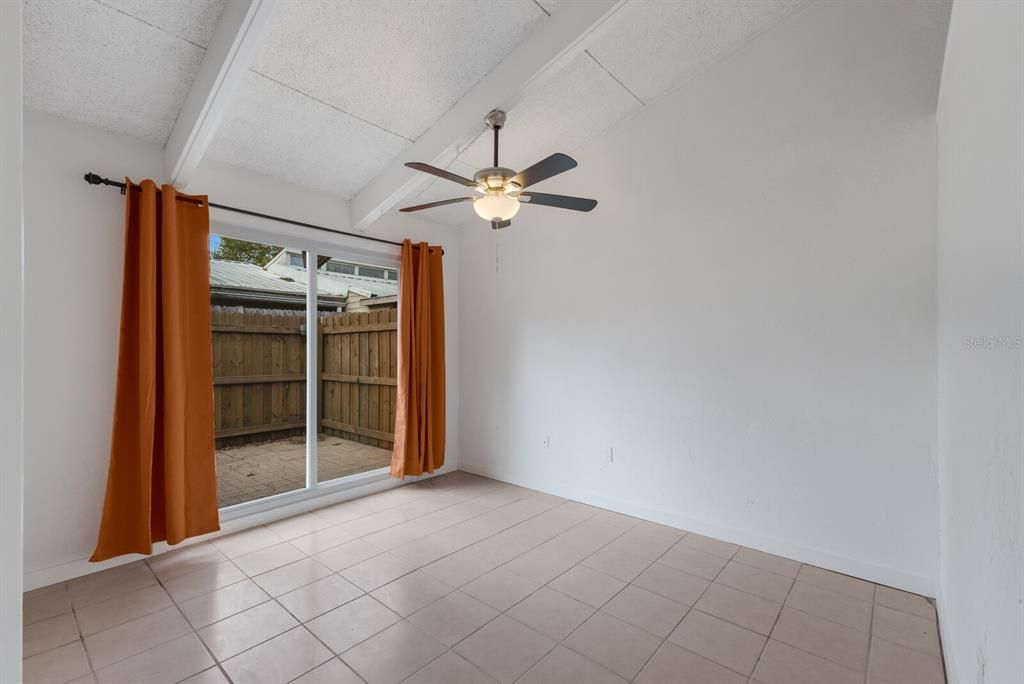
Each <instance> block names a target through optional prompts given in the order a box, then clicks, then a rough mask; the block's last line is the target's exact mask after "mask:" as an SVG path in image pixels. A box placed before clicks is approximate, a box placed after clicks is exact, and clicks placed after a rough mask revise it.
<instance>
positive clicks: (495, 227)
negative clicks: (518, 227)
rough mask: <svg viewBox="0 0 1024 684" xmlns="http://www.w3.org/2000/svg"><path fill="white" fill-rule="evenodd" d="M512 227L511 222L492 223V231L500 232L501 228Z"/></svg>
mask: <svg viewBox="0 0 1024 684" xmlns="http://www.w3.org/2000/svg"><path fill="white" fill-rule="evenodd" d="M511 225H512V222H511V221H491V229H492V230H498V229H499V228H508V227H509V226H511Z"/></svg>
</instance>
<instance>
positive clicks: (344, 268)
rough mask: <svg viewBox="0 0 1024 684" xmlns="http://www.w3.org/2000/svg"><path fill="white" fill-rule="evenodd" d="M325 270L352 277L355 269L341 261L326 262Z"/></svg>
mask: <svg viewBox="0 0 1024 684" xmlns="http://www.w3.org/2000/svg"><path fill="white" fill-rule="evenodd" d="M327 270H328V271H330V272H331V273H347V274H349V275H354V274H355V272H356V267H355V266H354V265H353V264H346V263H344V262H342V261H328V262H327Z"/></svg>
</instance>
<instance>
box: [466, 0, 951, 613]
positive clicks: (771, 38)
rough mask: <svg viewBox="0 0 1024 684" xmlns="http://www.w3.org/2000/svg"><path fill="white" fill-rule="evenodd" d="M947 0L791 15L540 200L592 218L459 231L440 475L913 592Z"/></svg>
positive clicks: (929, 398)
mask: <svg viewBox="0 0 1024 684" xmlns="http://www.w3.org/2000/svg"><path fill="white" fill-rule="evenodd" d="M948 7H949V6H948V4H946V3H820V4H816V5H813V6H811V7H809V8H807V9H805V10H803V11H801V12H799V13H797V14H796V15H795V16H793V17H792V18H790V19H789V20H787V21H786V22H785V23H784V24H782V25H781V26H779V27H777V28H776V29H774V30H773V31H771V32H769V33H767V34H765V35H763V36H762V37H760V38H759V39H757V40H756V41H755V42H754V43H752V44H751V45H749V46H748V47H746V48H745V49H743V50H741V51H740V52H738V53H736V54H734V55H733V56H732V57H731V58H729V59H727V60H726V61H724V62H722V63H719V64H717V65H715V66H713V67H712V68H710V69H709V70H708V71H706V72H705V73H703V74H702V75H700V76H698V77H697V78H695V79H694V80H692V81H691V82H689V83H688V84H686V85H685V86H684V87H683V88H681V89H680V90H678V91H677V92H675V93H672V94H670V95H668V96H666V97H665V98H664V99H662V100H661V101H660V102H658V103H656V104H654V105H652V106H649V107H648V108H647V109H646V110H645V111H643V112H642V113H640V114H639V115H638V116H636V117H635V118H633V119H632V120H630V121H628V122H626V123H624V124H622V125H620V126H619V127H617V128H616V129H615V130H612V131H610V132H609V133H607V134H605V135H602V136H601V137H600V139H598V140H595V141H593V142H591V143H590V144H588V145H587V146H585V147H584V148H583V149H580V150H576V151H575V156H576V157H577V159H578V160H579V162H580V167H579V168H578V169H576V170H574V171H573V172H571V173H568V174H565V175H564V176H562V177H559V178H558V179H557V180H552V181H550V182H548V183H546V184H544V185H543V186H541V187H538V190H542V191H545V192H564V193H566V194H578V195H583V196H593V197H596V198H598V199H599V200H600V202H601V203H600V205H599V206H598V208H597V209H596V210H595V211H594V212H593V213H591V214H572V213H568V212H559V211H558V210H554V209H544V208H532V207H529V206H526V207H524V208H523V210H522V211H521V212H520V214H519V216H518V217H517V218H516V219H515V221H514V223H513V226H512V227H511V228H510V229H508V230H505V231H501V232H499V233H493V232H492V231H491V230H490V229H489V227H488V226H486V225H485V224H483V222H472V223H469V224H467V225H466V226H465V227H463V234H462V235H463V239H462V270H461V279H462V285H463V287H462V291H461V300H460V304H461V319H462V328H461V335H462V344H461V349H462V372H461V378H462V392H461V399H462V408H461V413H460V418H461V426H462V428H461V429H462V431H461V445H460V464H461V467H462V468H463V469H468V470H471V471H476V472H480V473H484V474H489V475H493V476H496V477H499V478H501V479H504V480H508V481H511V482H515V483H520V484H524V485H529V486H533V487H537V488H540V489H544V490H548V491H552V492H559V493H562V494H566V495H570V496H574V497H576V498H579V499H582V500H585V501H590V502H593V503H596V504H600V505H604V506H608V507H610V508H614V509H618V510H621V511H625V512H628V513H634V514H638V515H643V516H645V517H648V518H652V519H656V520H661V521H664V522H667V523H670V524H675V525H678V526H681V527H684V528H689V529H692V530H695V531H699V532H704V533H708V534H712V535H715V536H717V537H720V538H724V539H730V540H733V541H737V542H741V543H745V544H748V545H750V546H754V547H758V548H762V549H765V550H768V551H773V552H776V553H781V554H783V555H787V556H790V557H794V558H798V559H802V560H805V561H809V562H813V563H817V564H819V565H824V566H826V567H830V568H834V569H836V570H840V571H844V572H848V573H851V574H854V575H857V576H860V577H865V578H868V579H873V580H876V581H881V582H884V583H886V584H890V585H894V586H898V587H903V588H907V589H910V590H914V591H918V592H922V593H925V594H929V595H933V593H934V589H935V571H936V565H937V553H938V548H937V547H938V539H937V530H936V523H935V521H936V519H937V515H938V502H937V472H936V460H935V434H936V422H935V421H936V413H935V383H936V379H935V310H934V308H935V228H934V226H935V202H936V196H935V121H934V111H935V98H936V90H937V87H938V74H939V68H940V65H941V59H942V49H943V37H944V34H945V22H946V20H947V19H948ZM496 252H497V257H498V268H497V269H496V267H495V257H496ZM549 436H550V448H548V447H547V446H546V445H545V439H546V438H547V437H549ZM610 448H614V462H610V459H609V449H610Z"/></svg>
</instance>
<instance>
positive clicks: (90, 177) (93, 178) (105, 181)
mask: <svg viewBox="0 0 1024 684" xmlns="http://www.w3.org/2000/svg"><path fill="white" fill-rule="evenodd" d="M85 182H86V183H88V184H89V185H110V186H112V187H115V188H121V194H122V195H123V194H124V193H125V184H124V183H120V182H118V181H113V180H110V179H109V178H103V177H102V176H98V175H97V174H95V173H92V172H91V171H90V172H89V173H87V174H85ZM134 189H140V188H138V187H136V188H134ZM178 200H179V201H181V202H197V201H196V200H194V199H192V198H191V197H178ZM207 204H209V205H210V206H211V207H213V208H215V209H223V210H224V211H232V212H234V213H236V214H245V215H246V216H255V217H256V218H264V219H270V220H271V221H279V222H281V223H288V224H291V225H293V226H301V227H303V228H312V229H313V230H321V231H323V232H325V233H333V234H334V235H347V236H348V237H354V238H359V239H360V240H372V241H373V242H381V243H383V244H385V245H396V246H398V247H401V246H402V243H401V242H395V241H394V240H385V239H384V238H379V237H373V236H372V235H360V234H359V233H348V232H346V231H344V230H335V229H334V228H327V227H325V226H317V225H314V224H312V223H305V222H304V221H296V220H294V219H287V218H281V217H280V216H272V215H270V214H261V213H260V212H258V211H249V210H248V209H239V208H238V207H229V206H227V205H226V204H217V203H215V202H207ZM418 246H419V245H416V244H414V245H413V247H418ZM441 253H442V254H444V251H443V250H442V251H441Z"/></svg>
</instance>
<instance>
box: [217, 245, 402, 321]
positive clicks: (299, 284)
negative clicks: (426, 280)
mask: <svg viewBox="0 0 1024 684" xmlns="http://www.w3.org/2000/svg"><path fill="white" fill-rule="evenodd" d="M306 276H307V271H306V267H305V266H304V265H303V255H302V253H301V252H293V251H289V250H281V251H280V252H279V253H278V254H277V255H276V256H275V257H274V258H273V259H271V260H270V262H268V263H267V265H266V266H262V267H261V266H257V265H255V264H247V263H242V262H237V261H222V260H220V259H210V301H211V303H213V304H217V305H223V306H248V307H257V308H276V309H281V308H284V309H304V308H305V307H306ZM316 282H317V302H318V308H319V309H320V310H321V311H346V312H358V311H372V310H375V309H378V308H388V307H394V306H397V301H398V270H397V269H393V268H381V267H379V266H370V265H366V264H356V263H352V262H348V261H341V260H340V259H330V260H328V261H327V262H326V263H322V264H321V265H320V268H319V269H318V270H317V278H316Z"/></svg>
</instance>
